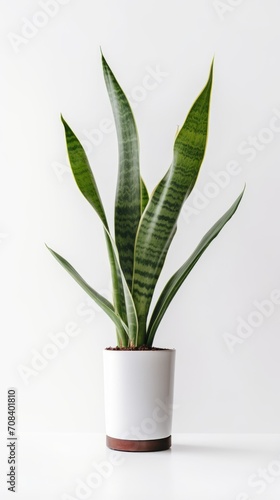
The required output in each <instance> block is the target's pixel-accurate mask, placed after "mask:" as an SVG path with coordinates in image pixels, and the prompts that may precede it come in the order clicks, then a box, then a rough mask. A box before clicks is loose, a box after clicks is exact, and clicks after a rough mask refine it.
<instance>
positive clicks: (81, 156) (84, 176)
mask: <svg viewBox="0 0 280 500" xmlns="http://www.w3.org/2000/svg"><path fill="white" fill-rule="evenodd" d="M61 121H62V123H63V125H64V130H65V138H66V144H67V151H68V156H69V161H70V166H71V169H72V172H73V175H74V179H75V181H76V183H77V186H78V188H79V189H80V191H81V193H82V194H83V195H84V197H85V198H86V199H87V200H88V202H89V203H90V204H91V206H92V207H93V208H94V210H95V211H96V212H97V214H98V215H99V217H100V219H101V220H102V222H103V224H104V226H105V227H106V228H108V223H107V219H106V215H105V211H104V208H103V204H102V201H101V198H100V194H99V192H98V189H97V185H96V182H95V179H94V176H93V173H92V170H91V168H90V164H89V161H88V159H87V156H86V153H85V151H84V148H83V146H82V145H81V143H80V141H79V139H78V138H77V137H76V135H75V134H74V132H73V130H71V128H70V127H69V125H68V124H67V123H66V121H65V120H64V118H63V116H61Z"/></svg>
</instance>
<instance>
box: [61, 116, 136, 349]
mask: <svg viewBox="0 0 280 500" xmlns="http://www.w3.org/2000/svg"><path fill="white" fill-rule="evenodd" d="M61 119H62V123H63V125H64V129H65V138H66V144H67V151H68V156H69V161H70V166H71V169H72V173H73V175H74V179H75V181H76V183H77V186H78V188H79V189H80V191H81V193H82V194H83V195H84V197H85V198H86V199H87V201H88V202H89V203H90V204H91V206H92V207H93V208H94V210H95V211H96V213H97V215H98V216H99V218H100V220H101V222H102V224H103V226H104V229H105V238H106V244H107V248H108V254H109V260H110V266H111V271H112V280H113V294H114V305H115V308H116V310H117V312H118V314H119V315H120V316H121V318H122V319H123V320H124V321H126V310H125V304H124V295H123V287H122V280H121V276H120V274H119V272H118V269H117V266H116V262H115V256H114V252H113V249H112V244H111V240H110V238H109V236H108V232H109V226H108V222H107V219H106V215H105V211H104V207H103V204H102V201H101V198H100V194H99V192H98V188H97V185H96V182H95V179H94V176H93V173H92V170H91V168H90V165H89V161H88V159H87V156H86V153H85V151H84V149H83V146H82V144H81V143H80V141H79V139H78V138H77V137H76V135H75V134H74V132H73V130H72V129H71V128H70V127H69V125H68V124H67V123H66V121H65V120H64V118H63V117H61ZM118 337H120V338H119V342H120V341H121V343H122V344H123V343H124V341H125V334H124V331H123V330H121V331H118Z"/></svg>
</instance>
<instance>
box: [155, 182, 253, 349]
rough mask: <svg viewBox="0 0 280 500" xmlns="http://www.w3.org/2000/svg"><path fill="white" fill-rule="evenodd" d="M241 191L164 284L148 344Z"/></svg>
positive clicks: (236, 202) (225, 220) (235, 203)
mask: <svg viewBox="0 0 280 500" xmlns="http://www.w3.org/2000/svg"><path fill="white" fill-rule="evenodd" d="M243 193H244V190H243V192H242V193H241V194H240V195H239V196H238V198H237V199H236V200H235V202H234V203H233V204H232V206H231V207H230V208H229V210H228V211H227V212H226V213H225V214H224V215H223V216H222V217H221V218H220V219H219V220H218V221H217V222H216V223H215V224H214V226H212V228H211V229H210V230H209V231H208V232H207V233H206V234H205V236H204V237H203V238H202V240H201V241H200V243H199V244H198V245H197V247H196V249H195V251H194V252H193V253H192V255H191V256H190V257H189V258H188V260H187V261H186V262H185V263H184V264H183V265H182V266H181V267H180V269H178V271H177V272H176V273H175V274H174V275H173V276H172V278H170V280H169V281H168V283H167V284H166V285H165V287H164V289H163V291H162V293H161V295H160V297H159V299H158V301H157V303H156V305H155V308H154V311H153V314H152V317H151V320H150V323H149V328H148V331H147V336H148V341H147V344H148V345H152V343H153V340H154V336H155V333H156V331H157V328H158V326H159V324H160V322H161V320H162V318H163V315H164V314H165V312H166V310H167V308H168V306H169V304H170V302H171V300H172V299H173V297H174V296H175V294H176V293H177V291H178V290H179V288H180V286H181V285H182V284H183V282H184V281H185V279H186V277H187V276H188V275H189V273H190V272H191V270H192V269H193V268H194V266H195V264H196V263H197V261H198V260H199V259H200V257H201V256H202V254H203V253H204V252H205V250H206V248H207V247H208V246H209V245H210V243H211V241H213V239H214V238H216V236H218V234H219V233H220V231H221V230H222V229H223V227H224V226H225V224H226V223H227V222H228V221H229V220H230V219H231V217H232V216H233V214H234V213H235V212H236V210H237V208H238V205H239V203H240V201H241V199H242V196H243Z"/></svg>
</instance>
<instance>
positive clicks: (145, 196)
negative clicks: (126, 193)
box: [141, 178, 149, 213]
mask: <svg viewBox="0 0 280 500" xmlns="http://www.w3.org/2000/svg"><path fill="white" fill-rule="evenodd" d="M148 202H149V193H148V190H147V188H146V184H145V182H144V181H143V179H142V178H141V212H142V213H143V212H144V210H145V208H146V206H147V205H148Z"/></svg>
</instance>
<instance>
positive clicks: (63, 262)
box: [46, 245, 128, 333]
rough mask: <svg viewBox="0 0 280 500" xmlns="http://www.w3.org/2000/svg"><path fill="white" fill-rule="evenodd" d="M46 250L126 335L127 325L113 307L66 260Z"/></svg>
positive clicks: (52, 251)
mask: <svg viewBox="0 0 280 500" xmlns="http://www.w3.org/2000/svg"><path fill="white" fill-rule="evenodd" d="M46 247H47V248H48V250H49V251H50V252H51V254H52V255H53V256H54V257H55V258H56V259H57V260H58V262H59V263H60V264H61V265H62V267H64V269H66V271H68V273H69V274H70V275H71V276H72V278H74V280H75V281H76V282H77V283H78V284H79V285H80V286H81V287H82V288H83V290H84V291H85V292H86V293H87V294H88V295H89V296H90V297H91V298H92V299H93V300H94V301H95V302H96V303H97V304H98V305H99V306H100V307H101V309H103V311H104V312H105V313H106V314H107V315H108V316H109V317H110V318H111V320H112V321H113V322H114V323H115V325H116V327H117V329H118V331H119V330H122V329H123V330H125V332H126V333H128V327H127V325H126V324H125V323H124V322H123V321H122V319H121V318H120V316H119V315H118V314H117V313H116V312H115V310H114V307H113V305H112V304H111V303H110V302H109V301H108V300H107V299H106V298H105V297H103V296H102V295H100V294H99V293H98V292H96V291H95V290H94V289H93V288H91V286H89V285H88V284H87V283H86V281H85V280H84V279H83V278H82V276H81V275H80V274H79V273H78V272H77V271H76V270H75V269H74V267H73V266H71V264H69V262H67V260H65V259H64V258H63V257H61V255H59V254H58V253H56V252H55V251H54V250H52V249H51V248H50V247H48V246H47V245H46Z"/></svg>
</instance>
